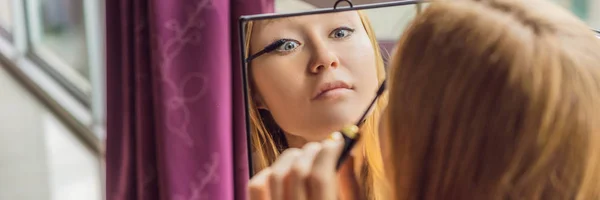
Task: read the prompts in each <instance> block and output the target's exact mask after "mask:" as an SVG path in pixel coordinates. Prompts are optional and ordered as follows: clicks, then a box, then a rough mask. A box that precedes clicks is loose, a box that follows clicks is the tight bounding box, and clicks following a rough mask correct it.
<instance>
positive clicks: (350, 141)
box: [336, 80, 387, 170]
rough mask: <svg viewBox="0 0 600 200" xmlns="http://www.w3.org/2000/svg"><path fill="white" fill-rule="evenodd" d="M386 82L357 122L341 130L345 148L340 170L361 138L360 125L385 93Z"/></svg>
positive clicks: (339, 160)
mask: <svg viewBox="0 0 600 200" xmlns="http://www.w3.org/2000/svg"><path fill="white" fill-rule="evenodd" d="M386 82H387V81H386V80H384V81H383V83H381V86H379V89H378V90H377V94H376V95H375V98H373V100H372V101H371V104H369V107H368V108H367V110H366V111H365V112H364V113H363V115H362V116H361V117H360V119H359V120H358V121H357V122H356V124H354V125H349V126H346V127H344V128H343V129H342V130H341V131H340V132H341V133H342V136H343V137H344V149H342V154H341V155H340V158H339V159H338V162H337V166H336V170H339V169H340V166H341V165H342V163H344V161H346V159H348V157H349V155H350V151H351V150H352V148H353V147H354V145H356V143H357V142H358V140H359V139H360V135H361V134H360V133H358V131H359V130H360V128H359V127H360V126H362V124H363V123H364V122H365V121H366V118H367V115H368V114H369V111H371V108H372V107H373V105H375V102H377V99H379V96H381V94H383V91H385V88H386Z"/></svg>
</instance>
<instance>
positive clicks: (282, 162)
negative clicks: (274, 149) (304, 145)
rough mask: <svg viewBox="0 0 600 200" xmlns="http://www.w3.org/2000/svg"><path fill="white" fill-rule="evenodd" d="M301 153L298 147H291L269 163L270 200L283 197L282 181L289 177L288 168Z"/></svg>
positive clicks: (279, 199)
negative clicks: (273, 161)
mask: <svg viewBox="0 0 600 200" xmlns="http://www.w3.org/2000/svg"><path fill="white" fill-rule="evenodd" d="M300 155H302V151H301V150H300V149H296V148H291V149H287V150H286V151H284V152H283V153H282V154H281V155H280V156H279V158H278V159H277V160H276V161H275V163H273V164H272V165H271V169H272V172H271V176H269V184H270V188H271V189H270V193H271V199H272V200H282V199H285V198H284V197H285V196H284V184H285V183H284V181H286V182H287V180H286V179H290V169H291V168H292V164H293V163H294V161H295V160H297V158H298V157H299V156H300Z"/></svg>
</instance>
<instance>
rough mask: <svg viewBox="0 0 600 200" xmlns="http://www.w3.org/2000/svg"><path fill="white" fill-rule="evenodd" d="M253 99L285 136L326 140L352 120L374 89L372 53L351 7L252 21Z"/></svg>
mask: <svg viewBox="0 0 600 200" xmlns="http://www.w3.org/2000/svg"><path fill="white" fill-rule="evenodd" d="M281 39H286V41H287V42H285V43H283V44H282V45H281V46H279V47H278V48H277V49H276V50H275V51H273V52H271V53H268V54H264V55H262V56H259V57H257V58H256V59H254V60H253V61H252V62H251V63H250V66H249V67H250V71H251V74H250V75H251V76H252V80H253V82H254V84H255V88H254V89H255V90H254V94H253V98H254V100H255V101H256V102H258V104H259V107H260V108H263V109H267V110H269V111H270V113H271V114H272V115H273V118H274V119H275V121H276V122H277V124H278V125H279V126H280V127H281V128H282V129H283V130H284V131H285V132H286V133H288V134H292V135H295V136H300V137H302V138H304V139H306V140H308V141H316V140H321V139H324V138H326V137H327V136H328V135H329V134H330V133H331V132H333V131H336V130H338V129H340V128H341V127H342V126H344V125H346V124H349V123H354V122H355V121H356V120H358V118H359V117H360V115H361V114H362V112H363V111H364V110H365V109H366V108H367V106H368V104H369V103H370V100H371V99H372V98H373V97H374V95H375V92H376V90H377V84H378V80H377V69H376V64H375V63H376V60H375V59H376V58H375V52H374V50H373V46H372V44H371V41H370V39H369V37H368V35H367V33H366V31H365V29H364V27H363V24H362V22H361V20H360V17H359V15H358V13H357V12H355V11H348V12H339V13H330V14H319V15H308V16H299V17H291V18H280V19H276V20H268V21H257V22H255V23H254V25H253V27H252V37H251V38H250V47H251V48H250V54H254V53H257V52H259V51H260V50H262V49H263V48H265V47H266V46H268V45H269V44H272V43H274V42H276V41H278V40H281Z"/></svg>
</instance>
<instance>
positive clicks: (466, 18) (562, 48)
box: [384, 0, 600, 200]
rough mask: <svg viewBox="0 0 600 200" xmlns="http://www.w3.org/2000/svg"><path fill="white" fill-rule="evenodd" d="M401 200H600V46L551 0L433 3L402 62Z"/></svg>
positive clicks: (395, 182)
mask: <svg viewBox="0 0 600 200" xmlns="http://www.w3.org/2000/svg"><path fill="white" fill-rule="evenodd" d="M390 68H391V73H390V79H391V80H390V87H389V88H390V90H389V104H388V111H387V112H386V116H385V117H388V119H389V122H390V123H389V124H388V125H387V126H386V127H385V128H386V130H389V133H390V134H388V135H386V136H387V140H386V141H385V142H386V143H385V144H384V145H385V146H388V147H390V148H391V151H390V152H391V153H390V154H392V155H391V157H390V158H389V159H390V164H391V166H390V167H389V168H388V169H393V170H391V171H389V172H388V171H386V173H387V175H388V177H389V181H390V187H391V188H392V189H393V192H394V193H393V194H392V195H393V199H579V200H588V199H600V41H599V40H598V39H597V38H595V37H594V35H593V33H592V32H591V31H590V30H589V29H588V28H587V27H586V26H585V25H584V24H583V23H582V22H580V21H579V20H578V19H576V18H575V17H574V16H572V15H571V14H568V13H567V12H565V11H562V10H561V9H560V8H558V7H556V6H554V5H552V4H551V3H549V2H543V1H520V0H481V1H477V2H476V1H475V0H471V1H469V0H463V1H460V0H456V1H451V2H446V1H439V2H433V3H431V4H430V6H429V7H428V8H427V9H426V10H425V11H424V12H423V14H422V15H419V16H417V18H416V19H415V20H414V22H413V24H412V25H411V26H410V27H409V28H408V30H407V32H406V33H405V34H404V35H403V37H402V39H401V40H400V42H399V47H398V49H397V51H396V53H395V57H394V58H393V59H392V63H391V65H390Z"/></svg>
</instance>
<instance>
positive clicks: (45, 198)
mask: <svg viewBox="0 0 600 200" xmlns="http://www.w3.org/2000/svg"><path fill="white" fill-rule="evenodd" d="M99 162H100V161H99V157H98V156H97V154H96V153H94V152H93V151H91V150H90V149H89V148H87V147H86V146H85V145H84V144H83V143H82V142H81V141H80V140H79V139H78V138H77V137H76V135H75V134H74V133H73V132H72V131H71V130H70V129H68V128H67V127H66V126H65V125H64V124H63V123H62V122H61V121H60V120H59V119H58V118H57V117H56V116H55V115H54V114H53V113H52V112H50V111H49V110H48V109H47V108H46V107H45V106H44V105H43V104H42V103H41V102H40V101H39V100H38V99H37V98H35V97H34V96H33V95H32V94H31V93H30V92H29V91H28V90H27V89H26V88H24V87H23V86H22V85H21V84H20V83H19V82H18V81H16V80H15V79H14V78H13V77H12V76H11V74H9V73H8V72H7V71H6V69H4V68H3V67H2V66H0V199H2V200H100V199H102V196H103V195H102V181H101V180H102V178H101V174H102V173H101V169H100V164H99Z"/></svg>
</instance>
